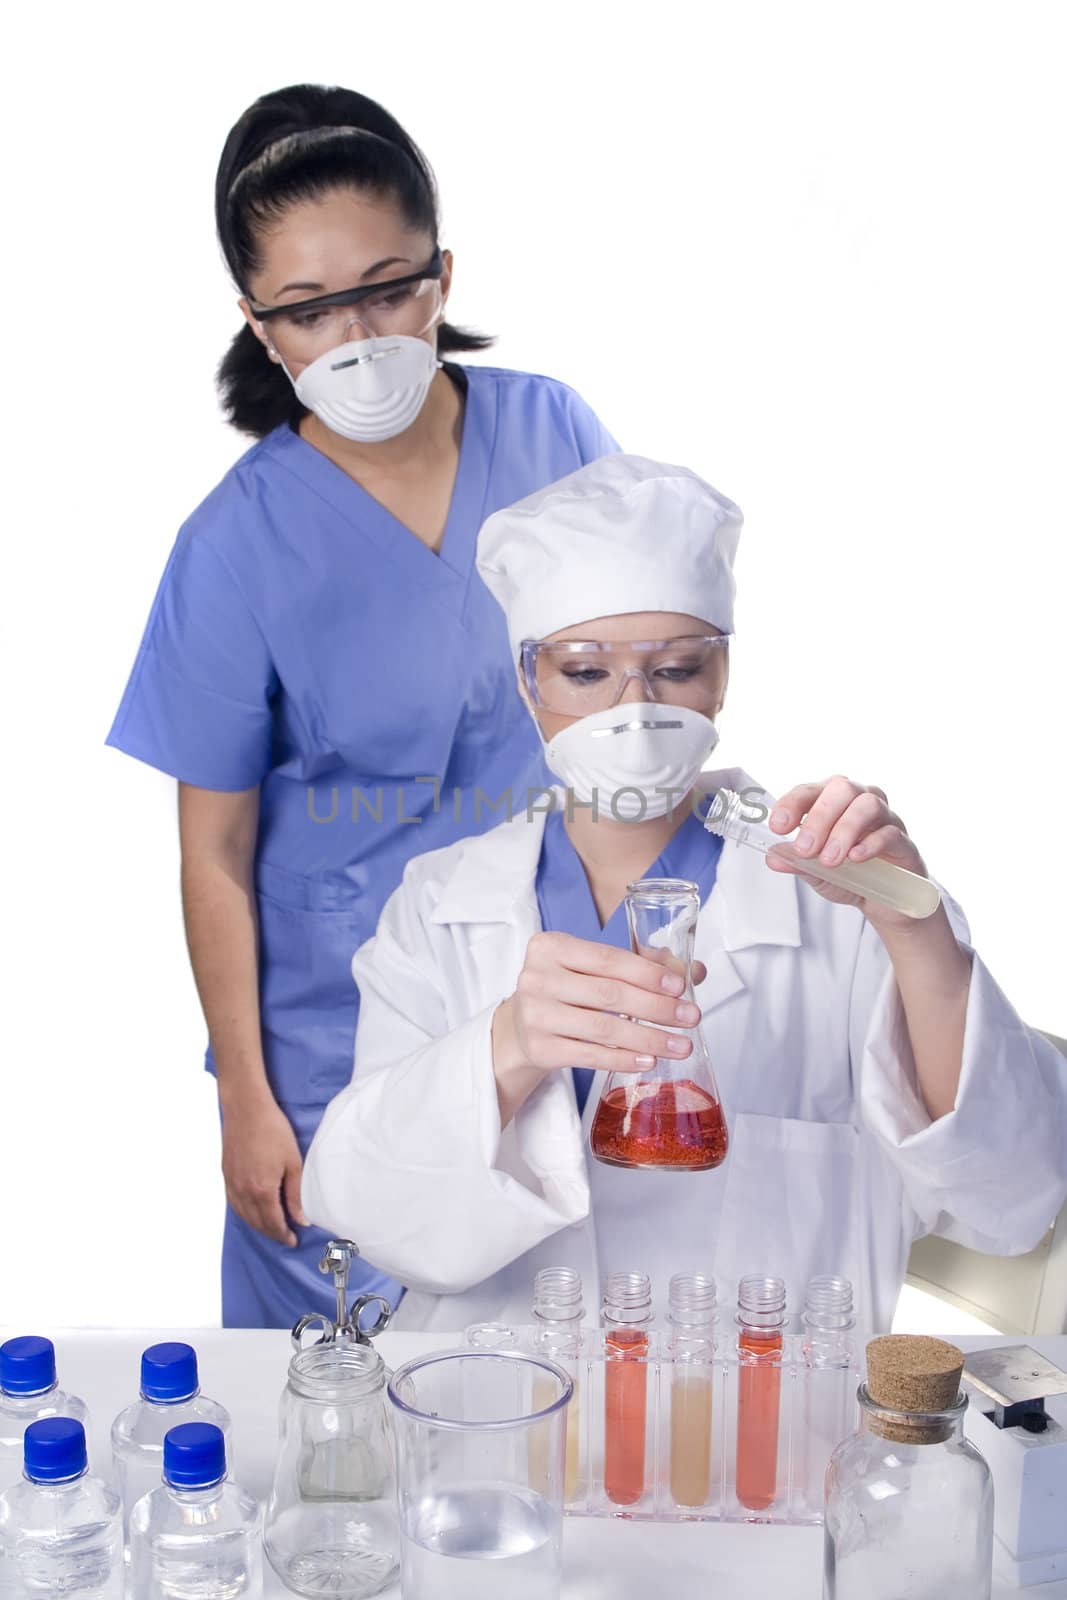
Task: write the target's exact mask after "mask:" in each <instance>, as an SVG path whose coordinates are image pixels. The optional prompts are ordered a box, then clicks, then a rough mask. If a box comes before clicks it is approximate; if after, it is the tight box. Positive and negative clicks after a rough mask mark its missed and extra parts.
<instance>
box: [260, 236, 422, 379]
mask: <svg viewBox="0 0 1067 1600" xmlns="http://www.w3.org/2000/svg"><path fill="white" fill-rule="evenodd" d="M444 270H445V264H444V258H443V256H442V255H441V250H440V247H439V246H438V247H435V248H434V253H433V255H432V256H431V257H430V260H429V262H428V263H427V265H426V266H425V267H424V268H423V269H422V271H421V272H412V273H408V274H407V276H406V277H403V278H390V279H389V281H388V282H386V283H370V284H362V285H361V286H360V287H359V288H358V289H339V290H338V291H337V292H336V293H335V294H319V295H315V296H314V297H313V298H312V299H310V300H293V301H292V302H291V303H290V304H288V305H280V306H256V305H253V306H252V315H253V316H254V317H255V318H256V320H257V322H260V323H262V324H263V325H264V327H265V328H266V330H267V332H268V333H269V334H270V336H271V339H272V341H273V343H274V346H275V348H276V349H277V351H278V353H279V355H280V356H281V357H282V360H283V361H285V362H287V363H290V364H291V363H297V362H299V363H302V364H308V363H310V362H312V361H315V360H317V359H318V357H319V356H321V355H325V354H326V352H327V351H328V350H336V349H337V347H338V345H342V344H347V343H348V341H349V340H350V339H371V338H379V339H384V338H395V337H396V336H397V335H398V334H405V335H407V336H408V337H409V338H413V339H417V338H419V337H421V335H422V334H424V333H427V332H428V331H429V329H430V328H432V326H433V324H434V323H435V322H436V321H437V319H438V317H439V316H440V314H441V308H442V305H443V300H442V295H441V283H440V279H441V274H442V273H443V272H444Z"/></svg>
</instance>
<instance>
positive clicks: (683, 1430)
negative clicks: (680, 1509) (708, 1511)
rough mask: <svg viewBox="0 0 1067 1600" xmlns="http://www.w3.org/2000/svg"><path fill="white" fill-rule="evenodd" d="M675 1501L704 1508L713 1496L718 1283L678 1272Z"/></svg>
mask: <svg viewBox="0 0 1067 1600" xmlns="http://www.w3.org/2000/svg"><path fill="white" fill-rule="evenodd" d="M669 1305H670V1309H669V1311H668V1316H669V1318H670V1322H671V1325H672V1334H671V1342H670V1356H671V1463H670V1485H671V1499H672V1500H673V1501H674V1503H675V1505H679V1506H703V1505H706V1504H707V1502H708V1497H709V1495H710V1493H711V1467H712V1444H711V1423H712V1413H713V1401H712V1382H713V1373H714V1366H713V1361H714V1356H715V1325H716V1322H717V1321H718V1311H717V1308H716V1304H715V1279H714V1278H710V1277H706V1276H705V1275H704V1274H703V1273H691V1274H690V1273H677V1274H676V1275H675V1276H674V1277H673V1278H672V1279H671V1282H670V1290H669Z"/></svg>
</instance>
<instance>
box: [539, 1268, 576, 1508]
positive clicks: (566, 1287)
mask: <svg viewBox="0 0 1067 1600" xmlns="http://www.w3.org/2000/svg"><path fill="white" fill-rule="evenodd" d="M583 1315H584V1306H583V1302H582V1279H581V1275H580V1274H579V1273H578V1272H576V1271H575V1269H574V1268H573V1267H542V1268H541V1270H540V1271H539V1272H538V1274H537V1276H536V1278H535V1279H534V1300H533V1317H534V1323H535V1325H536V1327H537V1332H536V1334H535V1338H534V1343H535V1346H536V1348H537V1350H539V1351H540V1353H541V1354H542V1355H544V1356H547V1357H548V1359H549V1360H550V1361H554V1362H555V1363H556V1365H557V1366H560V1367H562V1368H563V1369H564V1371H565V1372H566V1373H567V1376H568V1377H569V1378H570V1379H571V1382H572V1383H573V1384H574V1391H573V1393H572V1395H571V1400H570V1404H569V1405H568V1407H567V1419H566V1430H567V1431H566V1447H565V1448H566V1457H565V1464H564V1480H563V1499H564V1502H565V1503H566V1502H568V1501H573V1500H576V1499H577V1498H578V1494H579V1491H580V1488H581V1453H580V1447H581V1437H580V1429H581V1400H580V1398H579V1389H578V1370H579V1360H578V1357H579V1355H580V1353H581V1344H582V1317H583ZM555 1399H556V1389H555V1386H554V1384H553V1382H552V1381H551V1380H550V1379H548V1378H535V1379H534V1389H533V1410H534V1411H535V1412H536V1411H544V1410H547V1409H548V1407H549V1406H551V1405H552V1404H553V1402H554V1401H555ZM547 1438H548V1431H547V1430H546V1429H544V1428H535V1429H533V1430H532V1432H531V1434H530V1443H529V1452H530V1455H529V1459H530V1482H531V1484H538V1483H547V1482H549V1474H548V1469H547V1463H546V1462H545V1460H544V1451H545V1448H546V1441H547Z"/></svg>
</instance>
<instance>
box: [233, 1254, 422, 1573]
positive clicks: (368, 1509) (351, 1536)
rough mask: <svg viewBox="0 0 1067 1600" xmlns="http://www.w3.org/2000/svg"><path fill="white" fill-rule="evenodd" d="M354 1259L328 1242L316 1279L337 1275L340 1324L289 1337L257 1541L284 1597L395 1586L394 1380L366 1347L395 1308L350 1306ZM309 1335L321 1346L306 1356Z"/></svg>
mask: <svg viewBox="0 0 1067 1600" xmlns="http://www.w3.org/2000/svg"><path fill="white" fill-rule="evenodd" d="M358 1254H359V1251H358V1249H357V1248H356V1246H355V1245H354V1244H353V1243H352V1241H351V1240H350V1239H332V1240H331V1241H330V1243H329V1244H328V1245H327V1247H326V1252H325V1254H324V1256H323V1258H322V1260H321V1261H320V1262H319V1271H320V1272H323V1273H332V1274H333V1280H334V1288H335V1290H336V1293H337V1309H336V1316H335V1318H334V1320H333V1321H331V1320H330V1318H329V1317H326V1316H323V1315H321V1314H319V1313H309V1314H307V1315H306V1316H303V1317H301V1318H300V1320H299V1321H298V1322H297V1323H296V1325H295V1327H294V1328H293V1334H292V1338H293V1349H294V1354H293V1357H292V1360H291V1361H290V1362H289V1381H288V1383H287V1384H286V1387H285V1391H284V1393H283V1395H282V1399H281V1408H280V1414H279V1441H280V1442H279V1454H278V1464H277V1467H276V1469H275V1474H274V1486H273V1489H272V1492H271V1497H270V1502H269V1504H268V1506H267V1514H266V1519H265V1523H264V1533H263V1538H264V1544H265V1547H266V1551H267V1557H268V1559H269V1561H270V1564H271V1566H272V1567H273V1568H274V1570H275V1572H276V1573H277V1574H278V1576H279V1577H280V1578H281V1579H282V1581H283V1582H284V1583H286V1584H287V1585H288V1586H289V1588H290V1589H293V1590H295V1591H296V1593H297V1594H302V1595H309V1596H314V1595H323V1594H329V1595H333V1596H336V1597H339V1600H363V1597H364V1596H367V1595H375V1594H379V1593H380V1592H381V1590H382V1589H384V1588H386V1587H387V1586H388V1585H389V1584H390V1583H392V1581H393V1579H394V1578H395V1577H396V1575H397V1572H398V1570H399V1552H400V1545H399V1531H398V1523H397V1513H396V1498H395V1495H396V1491H395V1479H394V1472H393V1453H392V1443H391V1438H390V1434H389V1423H388V1420H387V1415H386V1405H385V1385H386V1382H387V1380H388V1378H389V1376H390V1373H389V1371H388V1369H387V1368H386V1365H385V1363H384V1361H383V1360H382V1358H381V1356H380V1355H379V1354H378V1352H377V1350H375V1349H374V1346H373V1345H372V1343H371V1340H372V1338H373V1337H374V1336H375V1335H376V1334H379V1333H381V1332H382V1330H383V1329H384V1328H385V1326H386V1324H387V1323H388V1321H389V1317H390V1315H391V1308H390V1306H389V1303H388V1301H386V1300H383V1299H382V1297H381V1296H380V1295H360V1296H359V1298H358V1299H356V1300H354V1301H353V1302H352V1305H351V1307H348V1306H347V1285H348V1272H349V1267H350V1265H351V1262H352V1260H353V1258H354V1257H355V1256H357V1255H358ZM372 1309H373V1310H374V1311H375V1313H376V1314H375V1315H374V1316H373V1317H370V1316H369V1313H370V1312H371V1311H372ZM315 1327H318V1328H320V1329H321V1334H320V1337H319V1338H318V1339H317V1340H316V1341H315V1342H314V1344H311V1345H308V1346H305V1344H304V1337H305V1335H306V1334H307V1333H308V1331H309V1330H310V1329H312V1328H315Z"/></svg>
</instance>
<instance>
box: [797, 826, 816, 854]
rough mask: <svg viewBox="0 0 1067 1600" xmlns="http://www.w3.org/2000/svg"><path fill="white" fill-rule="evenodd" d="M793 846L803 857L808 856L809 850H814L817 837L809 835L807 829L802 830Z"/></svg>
mask: <svg viewBox="0 0 1067 1600" xmlns="http://www.w3.org/2000/svg"><path fill="white" fill-rule="evenodd" d="M793 845H794V848H795V849H797V850H799V851H800V853H801V855H806V854H807V852H808V851H809V850H811V849H813V848H814V845H815V835H814V834H813V833H809V832H808V830H807V828H801V830H800V832H799V833H798V834H797V836H796V838H795V839H794V840H793Z"/></svg>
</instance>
